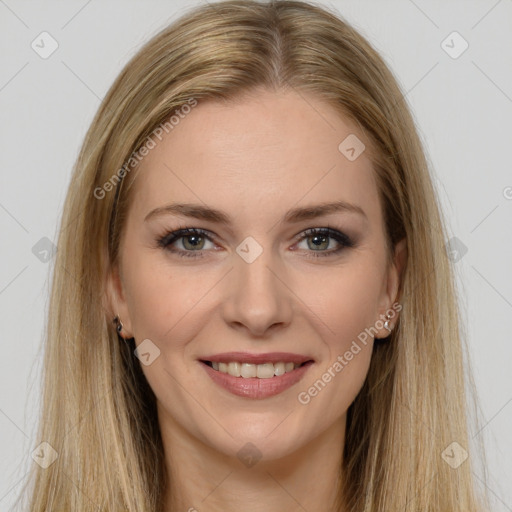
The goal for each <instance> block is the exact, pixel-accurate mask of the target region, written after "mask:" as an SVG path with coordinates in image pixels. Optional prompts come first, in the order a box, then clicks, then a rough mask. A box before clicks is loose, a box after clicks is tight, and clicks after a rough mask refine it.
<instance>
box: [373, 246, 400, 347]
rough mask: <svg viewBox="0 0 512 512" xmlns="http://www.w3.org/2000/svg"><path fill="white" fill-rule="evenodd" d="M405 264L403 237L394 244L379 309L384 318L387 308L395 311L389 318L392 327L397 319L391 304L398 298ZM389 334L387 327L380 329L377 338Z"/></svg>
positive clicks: (383, 318)
mask: <svg viewBox="0 0 512 512" xmlns="http://www.w3.org/2000/svg"><path fill="white" fill-rule="evenodd" d="M406 264H407V241H406V239H405V238H403V239H402V240H400V241H399V242H398V243H397V244H396V245H395V251H394V254H393V259H392V262H391V264H390V265H389V268H388V274H387V280H386V289H385V293H384V295H383V304H382V309H381V310H380V311H379V313H380V318H381V319H382V320H385V319H386V318H385V317H386V313H387V312H388V311H389V310H392V311H395V316H394V317H393V318H392V319H390V326H391V327H393V326H394V325H396V322H397V320H398V311H399V310H398V311H396V310H395V308H393V307H392V306H393V304H394V303H395V302H396V300H397V299H398V291H399V290H400V284H401V281H402V277H403V272H404V269H405V266H406ZM387 336H389V331H388V330H387V329H385V328H384V329H382V331H381V332H380V333H379V336H378V337H379V338H380V337H382V338H386V337H387Z"/></svg>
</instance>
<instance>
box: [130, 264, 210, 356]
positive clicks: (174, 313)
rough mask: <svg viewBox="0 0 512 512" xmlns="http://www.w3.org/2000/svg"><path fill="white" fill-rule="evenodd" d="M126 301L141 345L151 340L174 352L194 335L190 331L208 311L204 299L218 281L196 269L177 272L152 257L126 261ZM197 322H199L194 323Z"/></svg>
mask: <svg viewBox="0 0 512 512" xmlns="http://www.w3.org/2000/svg"><path fill="white" fill-rule="evenodd" d="M125 275H126V276H127V281H126V284H127V286H126V288H127V293H126V301H127V305H128V309H129V314H130V319H131V324H132V330H133V333H134V336H135V339H136V340H137V341H139V340H143V339H145V338H149V339H151V340H153V341H154V342H155V343H156V344H157V345H158V346H160V347H166V348H168V347H167V345H168V340H169V339H170V337H171V338H172V340H173V344H172V345H173V349H174V348H176V349H177V348H178V347H179V346H180V340H183V341H184V342H185V341H186V340H187V339H190V337H191V336H192V335H193V333H192V332H190V329H194V326H198V322H197V321H195V320H197V318H198V315H201V314H202V310H203V309H204V307H203V303H206V301H204V300H203V297H204V295H205V294H206V293H207V292H208V290H210V289H211V288H212V287H213V286H214V285H215V283H216V281H217V280H218V279H215V278H214V276H211V275H208V274H204V273H201V272H198V271H197V269H194V268H193V267H189V268H177V267H172V266H171V265H169V264H167V263H166V262H165V261H164V262H160V261H158V262H154V261H151V259H150V258H149V257H148V258H147V259H146V260H145V261H144V260H143V259H142V258H139V259H133V260H132V261H129V260H128V259H127V260H126V270H125ZM194 319H195V320H194Z"/></svg>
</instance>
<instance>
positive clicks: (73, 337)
mask: <svg viewBox="0 0 512 512" xmlns="http://www.w3.org/2000/svg"><path fill="white" fill-rule="evenodd" d="M256 87H264V88H266V89H270V90H280V89H287V88H292V89H294V90H295V91H297V92H300V93H304V94H311V95H312V96H315V97H317V98H319V99H322V100H324V101H326V102H328V103H329V104H330V105H331V106H332V108H333V109H336V110H337V111H338V112H339V113H340V114H341V115H343V116H348V117H350V118H351V119H352V120H354V121H355V122H357V124H358V126H360V127H361V129H362V130H363V131H364V133H365V134H366V135H367V137H368V138H369V140H371V142H372V145H373V146H374V147H375V149H376V151H375V159H374V162H373V164H374V171H375V176H376V179H377V183H378V188H379V194H380V197H381V199H382V204H383V209H384V212H383V213H384V218H385V223H386V230H387V235H388V243H389V254H391V251H392V249H393V247H394V246H395V244H396V243H397V242H398V241H399V240H401V239H403V238H405V239H406V243H407V250H408V261H407V265H406V268H405V271H404V273H403V276H402V283H401V288H400V303H401V304H402V307H403V309H402V311H401V314H400V319H399V323H398V325H397V328H396V329H395V330H394V331H393V333H392V335H391V339H390V341H389V342H388V343H386V344H381V345H378V346H375V348H374V353H373V356H372V361H371V366H370V369H369V373H368V377H367V379H366V382H365V384H364V386H363V388H362V390H361V392H360V393H359V394H358V396H357V398H356V399H355V401H354V403H353V404H352V405H351V406H350V408H349V410H348V416H347V430H346V439H345V447H344V457H343V461H342V462H341V461H340V463H341V464H342V465H343V475H344V483H343V488H341V489H339V496H340V504H341V503H342V502H343V503H345V504H346V509H345V510H347V511H351V512H363V511H364V512H381V511H389V512H398V511H401V512H412V511H432V512H433V511H436V512H441V511H444V512H448V511H449V512H455V511H461V512H462V511H464V512H477V511H479V512H480V511H482V510H484V502H485V500H484V499H483V498H479V497H477V495H476V492H475V486H474V482H473V479H472V471H473V468H474V462H473V457H469V458H468V459H467V460H465V461H464V462H463V463H462V464H461V465H459V466H458V467H453V466H454V465H453V464H449V463H448V462H447V460H448V461H449V458H450V457H452V456H453V454H457V457H459V456H460V454H461V453H463V452H461V451H460V450H461V449H464V450H466V451H470V448H469V438H468V425H467V421H468V416H467V411H466V407H467V404H466V398H467V394H466V389H465V381H464V364H465V363H464V350H463V347H464V346H463V340H462V335H461V330H462V328H461V321H460V319H459V311H458V306H457V296H456V291H455V283H454V277H453V269H452V268H451V263H450V260H449V258H448V257H447V254H446V250H445V243H446V228H445V226H444V221H443V220H442V216H441V213H440V212H441V208H440V205H439V203H438V200H437V198H436V194H435V190H434V188H433V185H432V181H431V177H430V174H429V169H428V164H427V162H426V158H425V155H424V152H423V149H422V145H421V142H420V139H419V137H418V134H417V131H416V128H415V125H414V122H413V119H412V117H411V114H410V112H409V110H408V107H407V104H406V101H405V99H404V95H403V93H402V92H401V90H400V88H399V86H398V85H397V82H396V80H395V79H394V77H393V75H392V73H391V72H390V70H389V69H388V68H387V67H386V65H385V64H384V62H383V60H382V59H381V57H380V56H379V55H378V54H377V52H376V51H375V50H374V49H373V48H372V47H371V46H370V44H369V43H368V42H367V41H366V40H365V39H364V38H363V37H362V36H361V35H360V34H358V33H357V32H356V31H355V30H354V29H353V28H351V27H350V26H349V24H347V23H346V22H344V21H342V20H341V19H340V18H339V16H337V15H335V14H334V13H331V12H330V11H328V10H326V9H325V8H322V7H320V6H315V5H312V4H308V3H303V2H298V1H274V2H269V3H261V2H258V1H243V0H233V1H227V2H219V3H213V4H208V5H204V6H201V7H199V8H196V9H194V10H193V11H191V12H189V13H187V14H186V15H184V16H182V18H180V19H179V20H178V21H176V22H174V23H173V24H172V25H170V26H169V27H167V28H165V29H164V30H163V31H161V32H160V33H159V34H157V35H156V36H155V37H153V38H152V39H151V40H150V41H149V42H148V43H147V44H145V45H144V46H143V48H142V49H141V50H140V51H139V52H138V53H137V54H136V55H135V56H134V57H133V58H132V59H131V61H130V62H129V63H128V64H127V65H126V66H125V68H124V69H123V71H122V72H121V74H120V75H119V77H118V78H117V79H116V81H115V83H114V84H113V85H112V87H111V89H110V90H109V92H108V94H107V96H106V98H105V99H104V101H103V103H102V105H101V107H100V109H99V111H98V113H97V114H96V116H95V118H94V120H93V122H92V125H91V127H90V129H89V131H88V133H87V136H86V138H85V141H84V144H83V147H82V149H81V152H80V155H79V157H78V160H77V163H76V166H75V169H74V173H73V176H72V179H71V183H70V186H69V191H68V194H67V198H66V202H65V206H64V211H63V216H62V224H61V226H60V233H59V239H58V251H57V255H56V260H55V268H54V274H53V281H52V291H51V299H50V307H49V321H48V329H47V334H46V340H45V343H46V347H45V360H44V382H43V397H42V398H43V399H42V404H41V421H40V427H39V428H40V430H39V441H45V442H47V443H49V444H50V445H51V446H52V447H53V448H54V449H55V451H56V452H57V454H58V458H57V459H56V460H55V462H54V463H53V464H51V465H50V466H49V467H48V468H46V469H43V468H41V467H39V466H38V465H37V464H34V465H33V470H32V477H31V479H30V482H31V484H30V486H28V485H27V489H26V491H27V494H30V506H29V508H30V510H31V512H43V511H46V512H47V511H62V510H72V511H73V512H86V511H93V510H94V511H98V510H107V511H115V510H129V511H132V512H135V511H137V512H155V511H160V510H162V507H163V503H162V499H163V493H164V486H165V485H166V477H167V475H166V469H165V465H164V460H163V447H162V441H161V436H160V432H159V427H158V421H157V414H156V406H155V397H154V395H153V393H152V390H151V389H150V387H149V385H148V383H147V381H146V379H145V378H144V376H143V374H142V371H141V369H140V366H139V364H138V361H134V356H133V352H132V350H133V345H130V344H123V343H120V340H119V338H118V336H117V333H116V331H115V327H114V325H113V324H112V315H113V314H115V312H112V311H108V310H107V309H106V302H105V300H104V298H105V281H106V276H107V275H108V273H109V272H110V271H111V269H112V268H114V267H115V266H116V265H117V263H118V256H119V255H118V247H119V240H120V236H121V233H122V229H123V226H124V221H125V219H126V212H127V209H128V207H129V204H130V201H129V199H130V190H131V187H130V185H131V183H133V179H134V176H135V173H134V172H131V168H130V167H127V166H126V162H127V161H128V160H129V159H130V157H132V158H133V155H134V154H136V153H137V151H138V150H139V149H140V148H141V147H142V146H143V145H144V144H145V143H147V140H148V138H149V137H150V136H151V134H152V133H153V132H154V130H155V128H156V127H158V126H159V125H161V123H165V122H168V119H169V117H170V116H171V115H173V113H174V112H176V111H177V110H178V109H180V108H181V107H183V105H185V104H187V102H188V103H190V100H191V98H193V99H194V101H197V102H199V103H201V101H207V100H210V99H212V100H232V99H234V98H236V97H238V96H240V95H241V94H243V93H244V92H249V91H251V90H254V88H256ZM121 169H124V172H120V170H121ZM107 183H110V185H108V186H106V184H107ZM114 189H115V190H114ZM98 191H100V192H98ZM468 363H469V361H466V364H468ZM469 384H470V385H472V386H473V387H474V385H473V383H472V381H471V380H470V382H469ZM472 389H473V388H472ZM474 394H475V392H474V389H473V395H472V396H474ZM454 442H455V443H458V444H457V445H453V444H452V443H454ZM446 450H448V451H446ZM446 454H448V455H447V456H446ZM341 497H343V498H341ZM485 507H487V505H485ZM340 510H341V505H340Z"/></svg>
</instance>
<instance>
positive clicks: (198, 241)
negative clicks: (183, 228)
mask: <svg viewBox="0 0 512 512" xmlns="http://www.w3.org/2000/svg"><path fill="white" fill-rule="evenodd" d="M190 240H194V241H193V242H192V243H191V246H190V247H187V243H188V242H190ZM201 242H202V243H204V238H203V237H202V236H201V235H187V236H184V237H183V246H184V247H185V248H186V249H197V248H198V246H199V245H200V244H201ZM201 248H202V246H201V247H199V249H201Z"/></svg>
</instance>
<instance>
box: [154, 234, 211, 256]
mask: <svg viewBox="0 0 512 512" xmlns="http://www.w3.org/2000/svg"><path fill="white" fill-rule="evenodd" d="M178 241H181V245H182V247H183V249H181V248H177V249H176V248H174V247H172V246H173V244H176V242H178ZM207 241H208V242H210V243H212V239H211V238H210V236H209V234H208V232H207V231H205V230H203V229H199V228H182V229H178V230H177V231H171V232H170V233H167V234H166V235H164V236H163V237H161V238H159V239H158V240H157V242H158V245H159V246H160V247H162V248H164V249H165V250H167V251H169V252H172V253H175V254H177V255H178V256H182V257H188V258H198V257H202V256H203V253H202V252H201V251H202V250H203V249H204V248H205V247H204V245H205V243H206V242H207ZM178 245H179V244H178ZM194 253H197V254H194Z"/></svg>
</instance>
